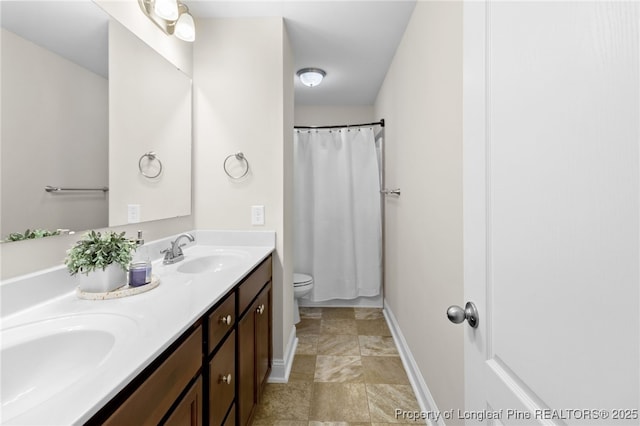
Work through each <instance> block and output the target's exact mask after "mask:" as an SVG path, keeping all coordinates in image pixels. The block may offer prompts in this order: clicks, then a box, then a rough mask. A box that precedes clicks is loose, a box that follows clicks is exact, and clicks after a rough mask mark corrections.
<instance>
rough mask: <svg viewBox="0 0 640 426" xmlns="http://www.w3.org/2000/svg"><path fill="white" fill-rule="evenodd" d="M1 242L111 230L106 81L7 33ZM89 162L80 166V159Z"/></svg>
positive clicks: (4, 42) (3, 35) (4, 45)
mask: <svg viewBox="0 0 640 426" xmlns="http://www.w3.org/2000/svg"><path fill="white" fill-rule="evenodd" d="M1 39H2V49H0V51H1V53H2V93H1V96H2V106H3V108H2V143H3V145H2V152H3V156H2V166H1V168H0V170H1V172H2V180H3V183H4V185H3V186H2V212H1V214H0V239H4V238H6V237H7V235H8V234H9V233H12V232H24V231H25V230H26V229H34V228H39V229H49V230H56V229H59V228H70V229H87V228H99V227H104V226H106V225H107V195H106V194H104V193H103V192H93V193H83V194H80V195H78V194H69V193H67V194H56V193H47V192H45V191H44V186H45V185H52V186H63V187H65V186H66V187H72V188H73V187H76V188H77V187H90V188H94V187H95V188H99V187H103V186H107V185H108V177H107V175H108V174H107V148H108V139H107V135H108V131H107V130H108V129H107V123H108V110H107V105H108V99H107V94H108V91H107V89H108V81H107V79H106V78H104V77H102V76H100V75H98V74H95V73H93V72H91V71H89V70H87V69H86V68H83V67H81V66H79V65H77V64H75V63H73V62H71V61H69V60H67V59H65V58H63V57H61V56H58V55H57V54H55V53H53V52H51V51H49V50H47V49H44V48H42V47H40V46H38V45H36V44H34V43H32V42H30V41H27V40H25V39H23V38H21V37H19V36H17V35H15V34H13V33H12V32H9V31H6V30H4V29H2V33H1ZM79 158H81V159H84V160H85V161H78V159H79Z"/></svg>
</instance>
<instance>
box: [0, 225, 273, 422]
mask: <svg viewBox="0 0 640 426" xmlns="http://www.w3.org/2000/svg"><path fill="white" fill-rule="evenodd" d="M192 235H194V236H195V242H194V243H190V244H189V245H188V246H187V247H185V248H184V259H183V260H182V261H180V262H177V263H175V264H171V265H164V264H162V259H161V257H160V256H161V255H160V254H159V253H160V250H161V249H164V248H166V247H168V246H169V245H170V242H171V241H172V240H174V239H175V237H174V238H167V239H163V240H158V241H155V242H153V243H149V244H147V246H148V247H147V248H148V250H149V252H150V253H154V258H153V274H154V275H155V276H156V277H157V278H158V279H159V280H160V285H159V286H158V287H157V288H154V289H152V290H150V291H148V292H144V293H141V294H137V295H133V296H129V297H125V298H119V299H110V300H83V299H79V298H78V297H77V296H76V292H75V283H74V280H73V278H71V277H69V275H68V273H66V269H65V268H64V267H60V268H53V269H50V270H45V271H41V272H39V273H35V274H30V275H27V276H23V277H18V278H15V279H11V280H7V281H5V282H3V283H2V285H1V286H0V291H1V296H2V315H3V317H2V331H1V333H2V334H1V338H2V353H1V355H0V356H1V357H2V364H1V368H2V371H1V372H0V377H1V380H2V383H1V387H2V411H1V413H2V422H1V423H2V424H110V425H122V424H139V425H143V424H160V423H162V424H167V425H179V424H191V425H203V424H209V425H223V424H224V425H236V424H239V425H246V424H247V422H249V421H250V418H251V417H252V415H253V411H254V409H255V406H256V404H257V400H258V398H259V396H260V392H261V389H262V386H263V384H264V383H265V382H266V379H267V377H268V374H269V371H270V368H271V361H272V346H271V345H272V343H271V342H272V336H271V334H272V319H271V318H272V315H271V306H272V282H271V277H272V259H271V253H272V252H273V250H274V248H275V233H274V232H241V231H240V232H224V231H223V232H219V231H194V232H192Z"/></svg>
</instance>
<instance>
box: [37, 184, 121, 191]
mask: <svg viewBox="0 0 640 426" xmlns="http://www.w3.org/2000/svg"><path fill="white" fill-rule="evenodd" d="M44 190H45V191H47V192H64V191H102V192H107V191H109V188H107V187H106V186H103V187H102V188H61V187H59V186H51V185H47V186H45V187H44Z"/></svg>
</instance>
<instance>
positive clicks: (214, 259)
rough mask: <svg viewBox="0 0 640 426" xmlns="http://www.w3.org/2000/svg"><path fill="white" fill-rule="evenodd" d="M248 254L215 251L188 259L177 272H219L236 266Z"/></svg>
mask: <svg viewBox="0 0 640 426" xmlns="http://www.w3.org/2000/svg"><path fill="white" fill-rule="evenodd" d="M247 256H248V253H247V252H245V251H241V250H227V249H220V250H215V251H213V252H212V253H211V254H208V255H201V256H198V257H193V258H188V257H185V260H183V261H182V263H181V264H180V265H179V266H178V269H177V270H178V272H182V273H185V274H200V273H202V272H219V271H222V270H224V269H228V268H232V267H234V266H238V265H240V264H241V263H242V261H243V260H244V259H246V258H247Z"/></svg>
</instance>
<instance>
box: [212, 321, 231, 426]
mask: <svg viewBox="0 0 640 426" xmlns="http://www.w3.org/2000/svg"><path fill="white" fill-rule="evenodd" d="M235 349H236V335H235V332H233V333H231V334H230V335H229V337H227V339H226V340H225V342H224V344H223V345H222V346H221V347H220V349H219V350H218V352H216V354H215V356H214V357H213V359H212V360H211V362H210V363H209V367H210V368H209V383H210V384H209V419H210V420H209V424H210V425H211V426H216V425H221V424H222V422H223V421H224V416H225V415H226V414H227V410H229V407H230V406H231V404H233V398H234V396H235V392H236V391H235V389H236V350H235Z"/></svg>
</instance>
